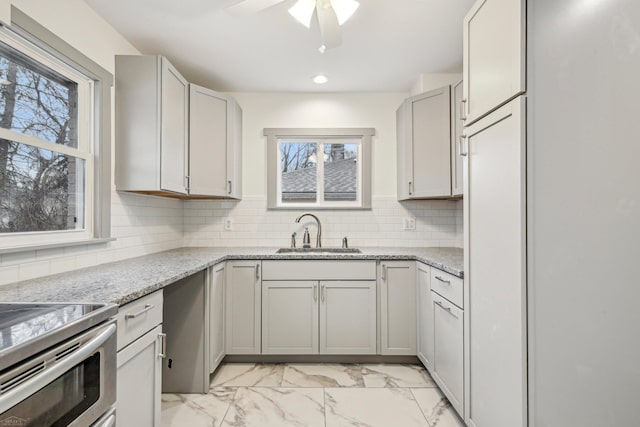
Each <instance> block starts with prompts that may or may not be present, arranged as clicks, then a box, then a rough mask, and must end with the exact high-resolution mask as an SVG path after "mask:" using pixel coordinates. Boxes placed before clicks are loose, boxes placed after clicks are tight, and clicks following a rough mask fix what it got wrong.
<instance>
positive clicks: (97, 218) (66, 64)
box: [0, 6, 114, 253]
mask: <svg viewBox="0 0 640 427" xmlns="http://www.w3.org/2000/svg"><path fill="white" fill-rule="evenodd" d="M2 32H3V33H4V35H3V42H5V43H7V40H5V38H8V39H9V40H11V39H13V43H19V44H20V45H22V46H21V47H20V48H19V50H20V51H22V52H23V53H25V54H26V55H27V56H29V57H31V58H33V59H34V60H36V61H38V62H40V63H43V64H44V65H46V66H48V67H50V68H52V69H54V70H55V71H57V72H60V73H61V74H63V75H65V76H66V77H70V79H71V80H74V81H76V82H78V80H77V79H81V80H82V79H83V80H84V82H86V85H84V89H82V90H81V86H83V84H82V82H79V83H80V84H79V86H78V109H80V108H82V107H83V106H84V108H87V110H88V113H87V114H86V115H85V117H82V118H81V117H80V116H79V117H78V146H77V149H76V148H73V147H67V146H63V145H59V144H53V143H50V142H43V141H42V140H40V139H39V138H37V137H33V136H30V135H24V134H19V133H16V132H12V131H10V130H6V129H0V137H3V138H6V139H11V140H14V141H16V142H19V143H26V144H28V145H31V146H36V147H38V148H44V149H46V150H50V151H53V152H57V153H61V154H65V155H70V156H73V157H75V158H79V159H83V160H85V181H84V186H85V190H86V191H85V199H84V205H85V206H84V210H85V227H84V229H83V230H56V231H44V232H24V233H9V234H3V235H0V253H11V252H21V251H26V250H35V249H44V248H51V247H64V246H74V245H80V244H92V243H104V242H108V241H111V240H114V239H112V238H111V222H110V210H111V87H112V86H113V75H112V74H111V73H110V72H108V71H106V70H105V69H104V68H102V67H100V66H99V65H98V64H96V63H95V62H94V61H92V60H91V59H89V58H87V57H86V56H85V55H83V54H82V53H80V52H79V51H78V50H76V49H75V48H74V47H72V46H71V45H69V44H68V43H66V42H65V41H63V40H62V39H60V38H59V37H58V36H56V35H55V34H53V33H52V32H50V31H49V30H47V29H46V28H44V27H43V26H42V25H40V24H39V23H37V22H36V21H34V20H33V19H32V18H30V17H29V16H27V15H26V14H25V13H23V12H22V11H20V10H19V9H17V8H16V7H15V6H11V25H10V26H6V25H4V24H3V25H2ZM7 44H9V45H11V46H12V47H16V46H15V45H14V44H12V42H9V43H7ZM24 46H26V47H27V49H26V50H27V51H29V52H25V49H24V48H23V47H24Z"/></svg>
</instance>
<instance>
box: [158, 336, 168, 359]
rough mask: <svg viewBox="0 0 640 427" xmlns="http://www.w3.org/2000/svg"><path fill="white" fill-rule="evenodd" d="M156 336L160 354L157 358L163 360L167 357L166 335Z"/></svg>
mask: <svg viewBox="0 0 640 427" xmlns="http://www.w3.org/2000/svg"><path fill="white" fill-rule="evenodd" d="M158 336H159V337H160V341H161V344H160V354H158V357H159V358H160V359H164V358H165V357H167V334H165V333H162V332H161V333H159V334H158Z"/></svg>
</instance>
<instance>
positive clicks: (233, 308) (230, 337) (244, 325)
mask: <svg viewBox="0 0 640 427" xmlns="http://www.w3.org/2000/svg"><path fill="white" fill-rule="evenodd" d="M226 269H227V283H226V300H227V302H226V315H225V317H226V326H225V329H226V331H225V335H226V337H225V339H226V346H225V347H226V352H227V354H260V334H261V330H260V322H261V319H260V312H261V290H260V269H261V264H260V261H229V262H227V267H226Z"/></svg>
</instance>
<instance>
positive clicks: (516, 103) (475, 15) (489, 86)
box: [461, 0, 527, 427]
mask: <svg viewBox="0 0 640 427" xmlns="http://www.w3.org/2000/svg"><path fill="white" fill-rule="evenodd" d="M524 19H525V1H524V0H517V1H514V0H479V1H477V2H476V4H475V5H474V6H473V7H472V9H471V10H470V11H469V13H468V14H467V16H466V17H465V20H464V94H463V99H462V100H461V102H462V104H463V105H462V108H463V109H464V112H465V117H466V121H465V128H464V130H463V135H462V146H463V147H462V151H461V154H462V155H463V156H464V159H465V160H464V179H465V183H466V186H465V197H464V202H463V206H464V229H465V242H464V247H465V248H464V256H465V263H464V271H465V295H464V305H465V330H466V331H467V333H466V336H465V346H464V347H465V417H464V418H465V421H466V423H467V424H468V425H469V426H471V427H524V426H527V363H526V361H527V333H526V331H527V322H526V320H527V298H526V296H527V282H526V244H527V242H526V226H527V218H526V207H527V200H526V134H525V131H526V97H525V96H521V95H522V94H523V93H524V91H525V79H524V77H525V74H524V71H525V66H524V64H525V50H524V46H525V20H524Z"/></svg>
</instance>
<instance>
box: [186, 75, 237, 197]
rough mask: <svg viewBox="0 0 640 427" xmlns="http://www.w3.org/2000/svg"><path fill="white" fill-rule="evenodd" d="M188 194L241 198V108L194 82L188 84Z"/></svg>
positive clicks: (231, 100) (232, 101) (224, 96)
mask: <svg viewBox="0 0 640 427" xmlns="http://www.w3.org/2000/svg"><path fill="white" fill-rule="evenodd" d="M189 194H190V195H192V196H215V197H221V198H232V199H240V198H241V197H242V109H241V108H240V106H239V105H238V103H237V102H236V101H235V100H234V99H233V98H232V97H230V96H228V95H223V94H221V93H218V92H214V91H212V90H210V89H207V88H204V87H202V86H198V85H195V84H189Z"/></svg>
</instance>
